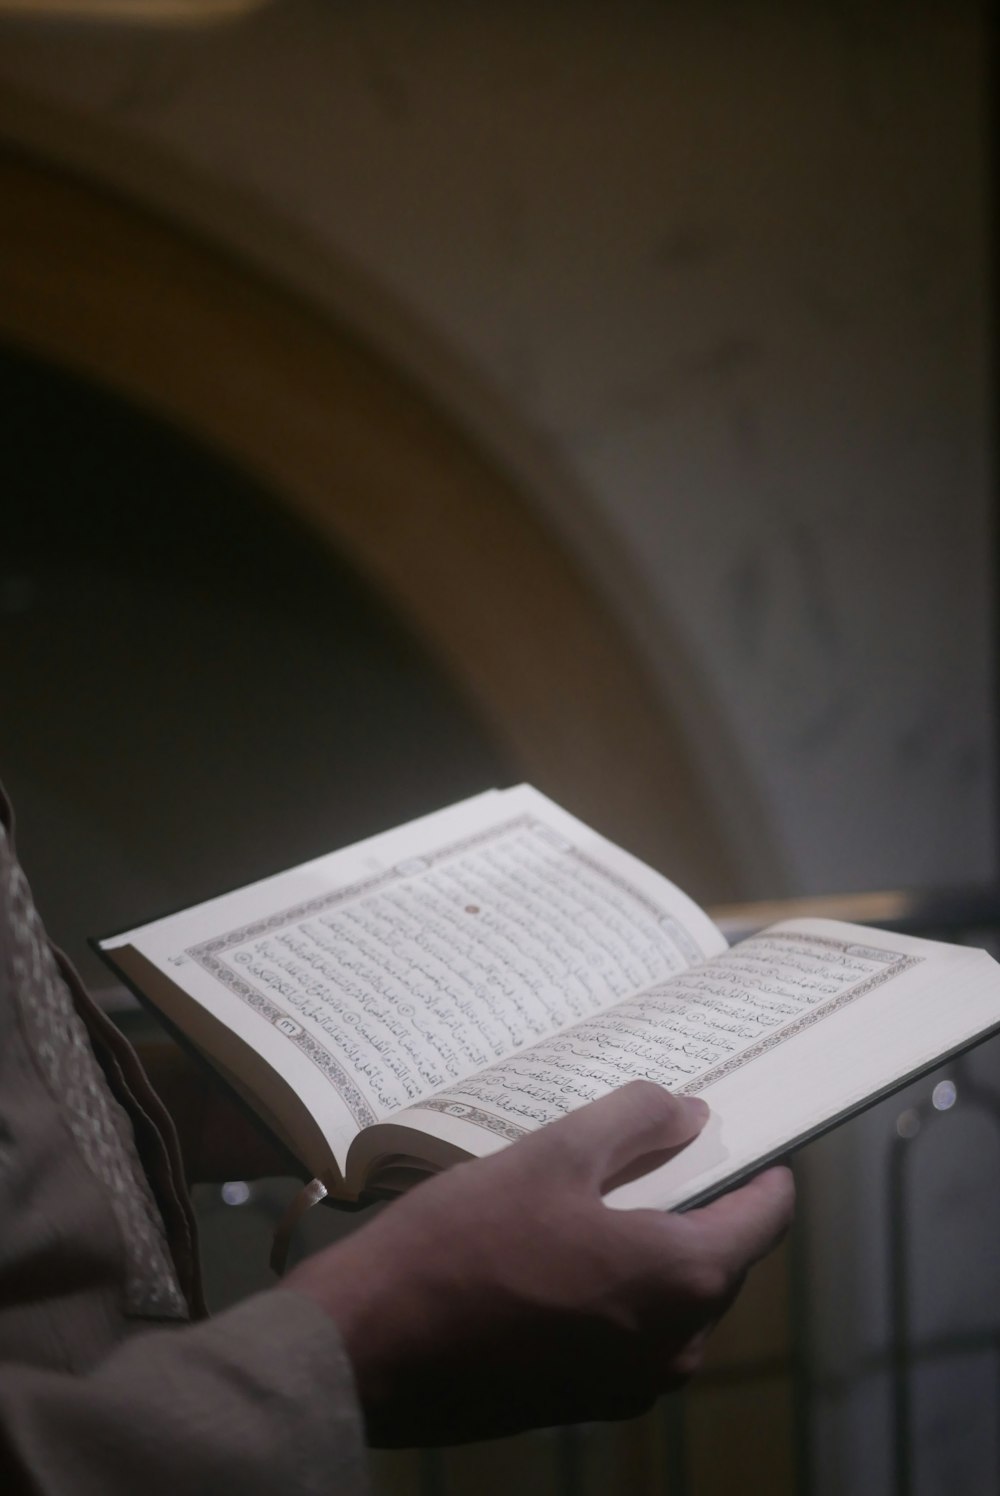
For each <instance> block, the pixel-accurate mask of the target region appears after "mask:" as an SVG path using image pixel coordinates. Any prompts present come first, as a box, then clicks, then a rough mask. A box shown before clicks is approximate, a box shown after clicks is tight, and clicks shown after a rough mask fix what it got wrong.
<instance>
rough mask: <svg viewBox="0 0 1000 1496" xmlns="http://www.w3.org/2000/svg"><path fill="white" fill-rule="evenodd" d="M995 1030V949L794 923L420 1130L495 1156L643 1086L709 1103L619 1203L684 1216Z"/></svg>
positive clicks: (519, 1068)
mask: <svg viewBox="0 0 1000 1496" xmlns="http://www.w3.org/2000/svg"><path fill="white" fill-rule="evenodd" d="M766 963H767V964H766ZM768 965H769V968H770V969H768ZM751 977H752V978H753V980H754V982H755V984H756V986H755V990H754V991H753V992H750V990H749V981H750V978H751ZM723 998H725V1000H724V1001H723ZM748 998H749V1000H748ZM630 1010H631V1019H632V1021H631V1022H629V1023H627V1024H624V1023H623V1021H622V1020H623V1019H624V1018H625V1016H626V1015H628V1014H629V1012H630ZM636 1013H638V1014H639V1016H640V1022H638V1023H636V1022H635V1015H636ZM706 1015H707V1016H709V1017H712V1018H714V1019H716V1020H720V1022H721V1026H719V1027H716V1028H715V1029H712V1028H710V1027H708V1026H707V1025H706V1024H705V1022H704V1020H705V1017H706ZM730 1020H731V1021H730ZM997 1024H1000V970H998V968H997V966H996V963H995V962H993V961H992V960H991V958H990V957H988V956H986V955H985V954H984V953H982V952H977V951H970V950H966V949H962V948H959V947H954V946H944V945H940V944H937V943H931V942H927V941H920V940H915V939H913V938H910V937H905V936H896V935H887V934H885V933H884V932H881V931H869V930H865V929H863V928H862V927H858V926H849V925H844V924H840V923H838V922H834V921H828V920H808V921H807V920H797V921H789V922H787V923H786V924H783V925H781V926H776V927H775V928H774V930H773V931H767V932H765V934H764V935H763V936H761V937H758V938H756V939H754V940H750V941H747V942H744V943H743V944H741V945H740V946H737V947H735V948H734V949H733V951H731V952H729V953H727V954H726V955H725V956H723V957H722V958H721V960H720V961H716V962H713V963H712V965H711V966H710V967H708V968H705V969H695V970H693V971H690V972H688V973H686V974H684V975H682V976H681V977H680V978H677V979H675V980H674V981H673V982H672V983H670V984H666V985H664V986H663V987H661V988H659V989H654V990H653V991H652V992H651V993H649V994H645V995H643V997H642V998H640V1000H638V1001H637V1002H629V1003H625V1004H623V1005H621V1006H620V1007H619V1008H617V1009H612V1010H610V1012H608V1013H605V1014H602V1015H598V1017H597V1018H596V1019H595V1020H592V1021H590V1022H588V1023H585V1024H583V1025H579V1026H577V1027H576V1028H575V1029H570V1030H568V1031H567V1032H565V1033H564V1034H562V1035H561V1036H559V1037H558V1038H557V1039H556V1040H555V1041H548V1042H545V1043H543V1044H541V1045H539V1046H538V1047H537V1048H536V1049H535V1050H533V1051H529V1052H527V1053H525V1054H521V1055H518V1056H515V1057H513V1058H511V1059H509V1060H507V1061H505V1062H501V1063H500V1064H498V1065H497V1066H495V1067H492V1068H491V1069H490V1070H488V1071H486V1072H484V1073H482V1074H480V1075H477V1076H474V1077H471V1078H470V1079H469V1080H467V1081H466V1082H465V1083H463V1084H462V1085H460V1086H456V1087H452V1088H449V1090H448V1091H447V1092H445V1093H442V1094H441V1095H439V1096H437V1097H435V1098H432V1099H431V1101H430V1102H429V1103H426V1104H424V1105H422V1106H420V1107H418V1108H414V1109H413V1121H414V1123H416V1122H417V1119H418V1117H419V1118H420V1119H421V1120H420V1123H419V1125H421V1126H423V1127H425V1128H426V1130H428V1131H433V1132H434V1133H435V1134H436V1135H440V1136H441V1137H443V1138H445V1139H446V1140H447V1141H449V1142H451V1143H453V1144H457V1145H459V1146H463V1147H466V1148H468V1149H469V1151H472V1152H476V1153H479V1154H482V1153H486V1152H490V1151H492V1150H493V1149H494V1148H496V1147H499V1146H503V1144H504V1143H505V1142H509V1141H514V1140H516V1138H517V1137H518V1136H522V1135H523V1134H524V1133H525V1132H528V1131H532V1130H534V1129H535V1128H536V1127H539V1126H541V1125H544V1123H545V1122H547V1121H550V1120H554V1119H555V1118H556V1117H558V1116H560V1115H564V1114H565V1113H566V1112H567V1111H571V1110H573V1109H574V1108H575V1107H576V1106H579V1105H584V1104H585V1103H586V1102H587V1101H590V1100H593V1099H596V1097H597V1096H599V1095H603V1094H605V1093H606V1092H607V1091H609V1090H611V1089H613V1088H614V1087H615V1086H616V1085H620V1084H623V1083H624V1082H625V1081H627V1080H628V1079H630V1078H634V1077H637V1076H643V1077H644V1078H647V1079H653V1080H656V1081H657V1082H658V1083H660V1084H663V1085H665V1086H667V1087H668V1088H670V1089H673V1090H676V1091H686V1092H689V1093H690V1094H697V1095H701V1096H702V1097H703V1098H704V1099H705V1100H706V1101H707V1102H708V1103H709V1105H710V1107H711V1108H712V1118H711V1120H710V1122H709V1124H708V1126H707V1128H706V1130H705V1133H704V1134H703V1135H702V1136H701V1137H700V1138H699V1139H698V1140H697V1141H696V1142H695V1143H694V1144H692V1145H691V1147H690V1148H687V1149H685V1150H684V1152H683V1153H682V1154H681V1155H679V1156H678V1157H677V1158H676V1159H673V1160H671V1162H669V1163H668V1164H666V1165H664V1166H663V1167H662V1168H661V1169H658V1170H656V1171H654V1172H653V1173H651V1174H649V1175H647V1176H645V1177H644V1178H642V1179H640V1180H637V1181H635V1182H633V1183H632V1184H629V1185H627V1186H623V1187H622V1188H620V1189H619V1190H617V1191H615V1192H614V1193H613V1195H611V1196H609V1201H610V1203H612V1204H615V1205H620V1206H631V1205H656V1206H661V1207H664V1208H670V1207H674V1206H677V1205H680V1204H683V1203H685V1202H686V1201H687V1200H689V1199H693V1198H695V1197H696V1196H700V1195H702V1194H704V1193H706V1192H710V1191H711V1190H712V1189H713V1188H714V1187H717V1186H719V1185H720V1184H721V1183H723V1182H724V1181H725V1180H727V1179H729V1178H730V1177H731V1176H733V1175H734V1174H736V1173H738V1172H740V1171H741V1170H743V1169H745V1168H747V1167H748V1166H749V1165H751V1164H752V1163H754V1162H755V1161H759V1160H761V1159H764V1158H767V1157H770V1156H774V1155H775V1154H776V1153H778V1152H780V1151H782V1150H784V1149H786V1148H787V1147H788V1146H789V1144H790V1143H791V1142H792V1141H793V1140H797V1139H800V1138H802V1137H804V1136H806V1135H807V1134H809V1133H811V1132H813V1131H816V1130H818V1129H820V1128H821V1127H822V1126H823V1125H824V1124H825V1123H828V1122H830V1121H831V1120H833V1119H834V1118H836V1117H838V1116H839V1115H840V1114H842V1113H843V1112H845V1111H848V1110H850V1109H851V1108H852V1107H856V1106H857V1105H858V1104H859V1103H861V1102H863V1101H865V1100H866V1099H868V1098H871V1097H873V1096H875V1095H878V1094H880V1093H882V1092H884V1091H885V1090H887V1089H890V1088H891V1087H892V1086H893V1085H894V1084H899V1083H902V1082H903V1081H904V1080H906V1079H907V1078H909V1077H910V1076H912V1074H913V1073H914V1072H917V1071H920V1070H922V1069H925V1068H927V1067H929V1066H931V1065H933V1064H934V1063H935V1062H936V1061H937V1060H938V1058H939V1057H940V1056H941V1055H942V1054H945V1053H948V1052H950V1051H952V1050H955V1049H956V1048H959V1047H961V1046H962V1045H964V1044H966V1043H968V1042H969V1041H970V1040H971V1039H973V1038H974V1037H976V1036H979V1035H982V1034H984V1033H986V1032H988V1031H990V1030H991V1029H992V1028H993V1027H994V1026H996V1025H997ZM430 1112H434V1113H436V1114H437V1115H436V1116H434V1117H433V1119H432V1118H431V1116H430V1115H429V1113H430ZM407 1120H409V1119H408V1118H407V1117H403V1118H400V1121H407Z"/></svg>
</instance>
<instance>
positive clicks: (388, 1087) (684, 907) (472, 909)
mask: <svg viewBox="0 0 1000 1496" xmlns="http://www.w3.org/2000/svg"><path fill="white" fill-rule="evenodd" d="M724 944H725V942H724V940H723V938H722V936H721V935H720V933H719V932H718V930H717V929H716V928H715V926H714V925H713V924H712V923H711V921H710V920H709V919H708V918H707V916H706V915H704V914H703V913H702V911H701V910H699V909H698V907H697V906H696V905H695V904H693V903H692V902H691V901H690V900H689V899H687V897H686V896H685V895H684V894H682V893H681V892H680V890H678V889H676V888H674V887H673V885H671V884H670V883H668V882H667V880H666V879H663V878H661V877H660V876H659V875H658V874H656V873H654V872H653V871H652V870H651V869H649V868H647V867H645V865H644V864H642V863H641V862H639V861H638V860H637V859H635V858H633V857H631V856H630V855H629V854H628V853H625V852H622V851H621V850H620V849H619V848H616V847H614V846H613V845H612V844H611V843H609V842H606V841H605V840H604V839H603V838H602V837H599V836H598V835H597V834H596V833H594V832H592V831H590V830H589V828H587V827H586V826H584V825H583V824H582V823H581V822H579V821H576V820H575V819H574V818H573V817H572V816H569V815H567V814H566V813H565V812H564V811H562V810H560V809H559V807H558V806H555V805H553V804H552V802H551V801H548V800H547V799H546V798H545V797H544V796H541V795H539V794H537V792H535V791H533V790H530V789H528V788H527V787H525V786H521V787H519V788H517V789H515V790H509V791H504V792H499V793H498V792H491V793H488V794H486V795H483V796H477V797H475V798H474V799H473V800H470V801H466V802H464V803H463V804H462V805H459V806H453V807H450V808H449V809H447V810H445V811H441V812H438V813H436V814H435V815H432V816H427V817H423V818H422V819H421V820H419V821H416V822H411V823H410V824H409V825H407V826H405V827H401V828H398V829H396V830H395V831H391V832H387V833H384V834H383V835H381V836H378V837H374V838H370V839H369V840H367V841H365V842H362V843H359V844H357V845H356V846H355V847H352V848H348V849H347V850H345V851H343V852H338V853H333V854H331V855H329V856H327V857H323V858H318V859H316V860H315V861H313V862H311V863H308V864H305V865H304V866H302V867H300V868H296V869H294V870H292V871H290V872H288V873H284V874H280V875H278V876H277V877H275V878H269V879H265V880H263V881H262V882H259V883H256V884H253V885H251V886H250V887H248V888H245V889H241V890H239V891H238V892H237V893H234V894H229V895H225V896H223V897H222V898H219V899H213V900H211V901H209V902H208V903H205V904H202V905H198V906H196V907H195V908H193V909H191V910H187V911H185V912H184V913H183V914H180V915H175V916H171V917H169V918H167V919H164V920H158V921H155V922H153V923H151V924H148V925H145V926H142V927H141V928H139V929H137V930H133V931H129V932H125V933H123V934H121V935H119V936H116V937H114V938H113V939H111V940H110V941H105V942H102V945H103V948H105V949H108V950H109V951H111V952H112V953H113V951H114V949H115V947H116V946H122V945H130V946H132V947H133V948H134V949H135V950H137V951H138V952H139V953H140V954H141V955H142V956H143V957H145V958H146V959H148V960H149V961H151V962H152V963H153V964H154V965H156V966H157V967H159V968H161V969H162V970H164V971H165V972H166V973H167V974H168V975H169V978H170V980H171V982H172V983H173V984H175V985H176V986H178V987H180V988H181V989H182V990H183V991H184V992H186V993H188V994H189V995H190V996H192V997H194V998H195V999H196V1000H197V1002H198V1003H199V1004H200V1005H201V1006H202V1007H203V1008H205V1009H206V1010H207V1011H208V1012H209V1013H211V1014H212V1015H213V1016H214V1017H215V1018H217V1019H218V1020H219V1021H220V1022H222V1023H224V1024H225V1026H226V1027H227V1029H228V1030H230V1031H231V1032H232V1033H235V1034H236V1035H237V1036H238V1037H239V1038H240V1039H242V1040H244V1041H245V1042H246V1043H248V1044H249V1045H251V1046H252V1047H253V1048H254V1049H255V1050H257V1052H258V1053H260V1054H262V1055H264V1056H265V1057H266V1059H267V1060H268V1062H269V1063H270V1064H271V1066H272V1067H273V1068H274V1069H275V1070H277V1071H278V1073H279V1074H280V1075H281V1076H282V1077H283V1078H284V1079H285V1080H286V1081H287V1082H288V1084H289V1085H290V1086H292V1088H293V1089H294V1090H295V1091H296V1093H297V1094H298V1095H299V1096H300V1097H301V1098H302V1100H303V1101H304V1102H305V1104H306V1106H307V1107H308V1108H309V1110H310V1111H311V1112H312V1114H313V1115H314V1116H315V1117H316V1119H317V1121H318V1122H319V1123H320V1124H321V1126H322V1127H323V1130H324V1133H325V1134H326V1135H327V1137H328V1139H329V1141H330V1146H331V1148H332V1150H333V1152H334V1155H335V1157H336V1158H337V1160H338V1163H339V1164H340V1166H341V1168H343V1161H344V1156H345V1153H346V1148H347V1145H348V1144H349V1142H350V1140H351V1138H352V1137H353V1136H354V1135H355V1134H356V1133H357V1131H358V1130H359V1129H360V1128H362V1127H365V1126H368V1125H371V1123H373V1122H375V1121H377V1120H379V1119H381V1118H384V1117H387V1116H391V1115H393V1114H394V1113H395V1112H397V1111H399V1110H400V1109H401V1108H404V1107H406V1106H407V1105H408V1104H410V1103H412V1102H413V1101H414V1100H415V1099H417V1098H419V1097H421V1096H427V1095H429V1094H430V1093H432V1092H433V1091H435V1090H437V1089H440V1088H441V1087H443V1086H445V1085H447V1084H449V1083H450V1082H453V1081H455V1080H459V1079H461V1078H462V1077H464V1076H466V1075H468V1074H471V1073H473V1072H474V1071H475V1070H478V1069H481V1068H483V1067H484V1066H486V1065H489V1064H490V1062H491V1061H493V1060H495V1059H496V1058H497V1057H498V1056H500V1055H503V1054H508V1053H511V1052H514V1051H516V1050H519V1049H521V1048H523V1047H524V1046H525V1045H526V1044H530V1043H532V1042H534V1041H537V1040H538V1039H539V1038H540V1037H544V1036H545V1035H546V1034H551V1033H552V1032H554V1031H555V1030H556V1029H558V1028H559V1027H561V1026H563V1025H565V1024H567V1023H571V1022H573V1021H574V1020H578V1019H579V1018H581V1017H582V1016H585V1015H587V1014H591V1013H593V1012H595V1011H596V1010H597V1009H598V1008H599V1007H600V1006H602V1005H606V1004H607V1003H610V1002H613V1001H615V999H616V998H618V997H620V996H622V995H624V994H626V993H628V992H630V991H636V990H638V989H639V988H640V987H642V986H644V985H646V984H648V982H649V981H650V980H657V979H659V980H663V979H664V978H666V977H667V976H669V975H670V974H671V973H673V972H676V971H679V970H682V969H683V968H684V967H685V966H686V965H687V964H689V963H691V962H692V961H698V960H700V959H702V958H703V957H704V955H705V954H707V953H709V952H711V951H716V950H720V949H722V948H723V947H724Z"/></svg>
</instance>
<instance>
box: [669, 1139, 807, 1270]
mask: <svg viewBox="0 0 1000 1496" xmlns="http://www.w3.org/2000/svg"><path fill="white" fill-rule="evenodd" d="M794 1208H795V1185H794V1182H793V1180H792V1172H791V1170H790V1169H787V1168H785V1167H783V1166H782V1167H778V1168H773V1169H768V1170H766V1172H765V1173H763V1174H758V1175H757V1177H756V1178H755V1179H751V1180H750V1182H749V1184H745V1185H743V1186H742V1187H741V1188H740V1189H736V1190H733V1191H731V1193H729V1194H728V1195H723V1196H722V1197H721V1199H719V1200H714V1201H713V1202H712V1204H711V1205H704V1206H702V1208H701V1209H700V1210H692V1211H690V1212H689V1213H688V1214H687V1215H685V1216H683V1217H681V1219H682V1220H683V1221H685V1222H686V1223H687V1227H688V1229H689V1230H691V1231H693V1232H694V1234H695V1235H696V1236H697V1237H698V1241H699V1250H700V1251H702V1252H704V1253H706V1254H707V1255H709V1256H711V1257H712V1258H713V1259H714V1260H715V1261H716V1262H718V1263H720V1264H721V1265H722V1266H723V1267H724V1268H725V1269H726V1270H727V1271H728V1272H733V1273H741V1272H745V1271H746V1269H747V1268H749V1267H751V1266H752V1265H753V1263H755V1262H758V1261H759V1260H760V1258H761V1257H765V1256H766V1255H767V1253H768V1252H770V1251H771V1250H772V1248H774V1247H776V1246H777V1244H778V1242H779V1241H780V1240H781V1238H782V1237H783V1236H784V1234H785V1232H786V1231H787V1230H788V1228H789V1226H790V1225H791V1222H792V1214H793V1211H794Z"/></svg>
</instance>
